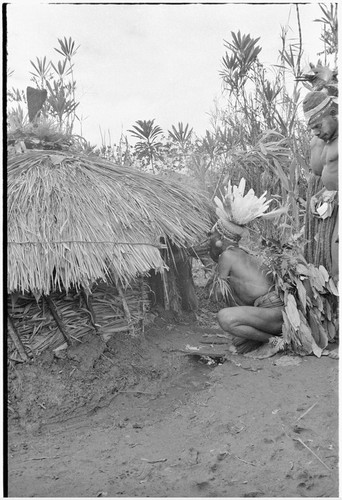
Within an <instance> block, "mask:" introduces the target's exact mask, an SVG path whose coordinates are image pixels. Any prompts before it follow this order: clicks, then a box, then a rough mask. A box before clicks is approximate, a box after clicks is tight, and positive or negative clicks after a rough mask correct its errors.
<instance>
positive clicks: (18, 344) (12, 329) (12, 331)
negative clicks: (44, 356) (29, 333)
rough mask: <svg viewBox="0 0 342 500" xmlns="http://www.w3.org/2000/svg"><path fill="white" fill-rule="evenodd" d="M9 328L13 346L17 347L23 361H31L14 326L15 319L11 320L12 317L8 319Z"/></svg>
mask: <svg viewBox="0 0 342 500" xmlns="http://www.w3.org/2000/svg"><path fill="white" fill-rule="evenodd" d="M7 327H8V333H9V335H10V337H11V339H12V341H13V344H14V345H15V347H16V349H17V351H18V353H19V355H20V357H21V359H22V360H23V361H29V357H28V355H27V354H26V351H25V347H24V344H23V343H22V341H21V339H20V337H19V334H18V332H17V329H16V327H15V326H14V322H13V319H12V318H11V316H10V315H8V317H7Z"/></svg>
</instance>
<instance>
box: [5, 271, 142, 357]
mask: <svg viewBox="0 0 342 500" xmlns="http://www.w3.org/2000/svg"><path fill="white" fill-rule="evenodd" d="M49 299H51V300H52V302H53V304H54V306H55V309H56V311H57V314H58V317H59V319H60V320H61V322H62V324H63V327H64V329H65V330H66V332H67V335H68V336H69V337H70V339H71V342H73V343H77V342H78V341H82V338H83V337H84V336H85V335H87V334H88V333H91V332H93V333H97V334H99V335H101V336H102V338H103V340H105V341H108V340H109V339H110V337H111V336H112V335H115V334H116V333H118V332H130V333H134V334H139V333H141V332H142V331H143V329H144V320H145V317H146V313H147V311H148V310H149V307H150V302H149V299H148V287H147V285H146V283H145V282H144V281H143V279H142V278H140V279H139V280H137V281H136V283H135V284H134V285H132V286H131V287H129V288H127V289H126V291H125V293H124V297H122V295H120V293H119V291H118V289H117V288H116V287H115V286H114V285H111V284H106V283H103V282H98V283H96V284H95V285H94V286H93V288H92V294H91V295H90V296H88V300H87V297H86V296H85V295H84V294H83V293H82V292H76V291H74V292H72V291H70V292H69V294H66V293H64V292H59V293H58V292H54V293H51V295H50V296H49ZM89 304H91V305H90V307H89ZM124 304H125V306H124ZM127 311H129V317H128V316H127ZM8 313H9V317H10V318H11V323H12V327H13V328H14V330H15V332H16V333H17V334H18V337H19V339H20V341H21V343H22V345H23V347H24V349H25V352H26V354H27V355H28V357H34V356H39V355H40V354H41V353H42V352H44V351H45V350H46V349H58V348H64V347H67V343H66V341H65V337H64V336H63V333H62V331H61V330H60V328H59V326H58V324H57V323H56V320H55V318H54V316H53V314H52V312H51V310H50V308H49V305H48V303H47V301H46V299H45V298H44V297H41V298H40V299H39V300H38V302H37V301H36V299H35V297H34V296H33V295H32V294H25V295H22V294H11V295H9V296H8ZM19 350H20V349H19ZM8 351H9V352H8V359H9V360H12V361H17V362H22V361H24V360H23V359H22V357H23V356H22V355H21V354H20V352H18V347H17V346H16V345H15V343H14V342H13V341H12V339H11V338H9V340H8Z"/></svg>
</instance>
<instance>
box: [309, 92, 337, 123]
mask: <svg viewBox="0 0 342 500" xmlns="http://www.w3.org/2000/svg"><path fill="white" fill-rule="evenodd" d="M333 102H334V101H333V99H332V98H331V97H330V96H328V97H326V98H325V99H324V100H323V101H322V102H320V103H319V104H317V106H316V107H315V108H312V109H309V110H308V111H304V118H305V120H306V121H307V122H308V123H310V122H312V121H313V119H314V118H316V119H317V118H318V117H319V116H321V115H322V114H323V113H324V111H326V110H327V109H328V108H329V107H330V106H331V105H332V104H333Z"/></svg>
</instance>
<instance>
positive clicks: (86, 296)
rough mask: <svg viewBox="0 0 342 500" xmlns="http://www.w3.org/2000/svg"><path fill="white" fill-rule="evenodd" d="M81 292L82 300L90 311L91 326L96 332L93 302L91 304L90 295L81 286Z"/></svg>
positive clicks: (97, 329)
mask: <svg viewBox="0 0 342 500" xmlns="http://www.w3.org/2000/svg"><path fill="white" fill-rule="evenodd" d="M81 294H82V297H83V300H84V302H85V304H86V306H87V308H88V310H89V312H90V320H91V323H92V325H93V327H94V328H95V330H96V331H97V332H98V331H99V327H98V326H97V325H96V316H95V311H94V308H93V304H92V297H91V295H89V294H88V293H87V292H86V291H85V290H84V289H83V288H82V290H81Z"/></svg>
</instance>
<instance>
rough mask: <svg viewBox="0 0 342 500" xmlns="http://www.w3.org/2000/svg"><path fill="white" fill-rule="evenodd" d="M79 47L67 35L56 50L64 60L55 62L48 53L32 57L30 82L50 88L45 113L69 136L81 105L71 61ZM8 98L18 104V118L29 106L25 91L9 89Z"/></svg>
mask: <svg viewBox="0 0 342 500" xmlns="http://www.w3.org/2000/svg"><path fill="white" fill-rule="evenodd" d="M78 49H79V46H78V47H76V45H75V42H74V41H73V40H72V38H71V37H69V38H68V39H67V38H66V37H64V39H58V47H57V48H55V49H54V50H55V51H56V52H57V53H58V54H60V55H61V56H62V57H63V59H62V60H59V61H58V62H56V63H54V62H53V61H48V60H47V58H46V56H44V57H41V58H39V57H36V59H35V60H34V61H33V60H30V63H31V66H32V71H30V74H31V81H32V82H33V83H34V84H35V86H36V88H38V89H46V90H47V99H46V102H45V104H44V105H43V109H42V115H43V116H45V117H50V118H53V119H55V120H56V123H57V124H58V127H59V130H60V131H63V132H64V133H65V134H67V135H71V134H72V131H73V126H74V121H75V119H77V115H76V109H77V107H78V106H79V102H77V101H76V97H75V94H76V81H75V79H74V69H73V68H74V64H73V62H72V61H73V58H74V56H75V55H76V53H77V51H78ZM8 101H9V102H16V103H19V105H18V108H17V110H13V109H12V112H14V113H15V112H17V113H18V117H19V115H20V113H24V111H23V110H24V108H25V107H26V106H27V101H26V96H25V93H24V91H22V90H19V89H14V88H12V89H11V90H10V91H9V92H8ZM10 112H11V110H10Z"/></svg>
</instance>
